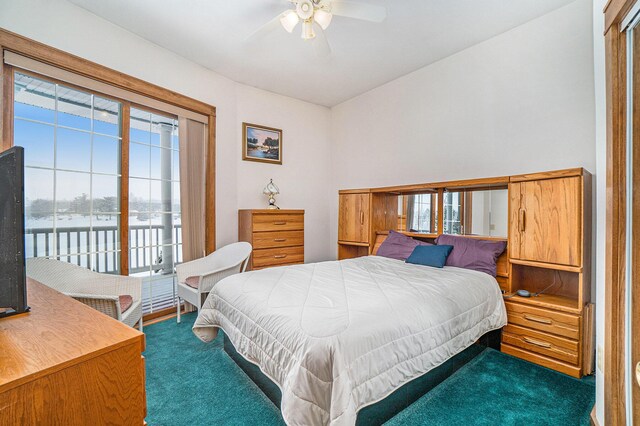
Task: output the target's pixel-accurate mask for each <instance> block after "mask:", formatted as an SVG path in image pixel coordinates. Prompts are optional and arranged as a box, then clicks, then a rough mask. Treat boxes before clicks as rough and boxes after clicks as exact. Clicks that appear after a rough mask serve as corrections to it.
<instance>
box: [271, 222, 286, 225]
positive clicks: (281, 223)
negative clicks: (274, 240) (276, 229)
mask: <svg viewBox="0 0 640 426" xmlns="http://www.w3.org/2000/svg"><path fill="white" fill-rule="evenodd" d="M273 224H274V225H286V224H287V222H273Z"/></svg>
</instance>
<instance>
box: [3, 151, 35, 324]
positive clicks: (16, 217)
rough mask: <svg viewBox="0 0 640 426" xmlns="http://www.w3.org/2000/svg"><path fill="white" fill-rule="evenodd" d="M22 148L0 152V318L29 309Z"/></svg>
mask: <svg viewBox="0 0 640 426" xmlns="http://www.w3.org/2000/svg"><path fill="white" fill-rule="evenodd" d="M24 256H25V253H24V149H23V148H22V147H19V146H16V147H13V148H11V149H8V150H6V151H3V152H1V153H0V318H2V317H6V316H9V315H15V314H20V313H23V312H26V311H28V310H29V307H28V306H27V286H26V271H25V261H24Z"/></svg>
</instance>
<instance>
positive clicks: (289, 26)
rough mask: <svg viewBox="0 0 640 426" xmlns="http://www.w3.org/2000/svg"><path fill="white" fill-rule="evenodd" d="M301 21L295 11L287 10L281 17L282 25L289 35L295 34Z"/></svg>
mask: <svg viewBox="0 0 640 426" xmlns="http://www.w3.org/2000/svg"><path fill="white" fill-rule="evenodd" d="M299 20H300V18H299V17H298V14H297V13H296V12H294V11H293V10H287V11H286V12H284V13H283V14H282V17H280V23H281V24H282V26H283V27H284V29H285V30H286V31H287V32H288V33H291V32H293V29H294V28H295V27H296V25H298V21H299Z"/></svg>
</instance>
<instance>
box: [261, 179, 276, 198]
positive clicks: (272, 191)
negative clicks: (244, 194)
mask: <svg viewBox="0 0 640 426" xmlns="http://www.w3.org/2000/svg"><path fill="white" fill-rule="evenodd" d="M262 193H263V194H264V195H277V194H280V189H279V188H278V187H277V186H276V184H275V183H273V179H269V183H268V184H267V186H265V187H264V191H262Z"/></svg>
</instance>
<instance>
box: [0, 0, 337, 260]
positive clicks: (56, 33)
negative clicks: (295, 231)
mask: <svg viewBox="0 0 640 426" xmlns="http://www.w3.org/2000/svg"><path fill="white" fill-rule="evenodd" d="M27 10H28V11H29V12H28V13H26V12H25V11H27ZM0 27H2V28H5V29H7V30H9V31H13V32H16V33H19V34H22V35H24V36H26V37H29V38H32V39H35V40H37V41H40V42H43V43H46V44H48V45H50V46H53V47H57V48H59V49H62V50H64V51H67V52H70V53H73V54H75V55H77V56H80V57H83V58H86V59H89V60H91V61H94V62H97V63H99V64H102V65H105V66H107V67H110V68H113V69H115V70H118V71H121V72H124V73H126V74H130V75H132V76H135V77H138V78H141V79H143V80H146V81H148V82H151V83H154V84H157V85H159V86H162V87H165V88H167V89H171V90H174V91H176V92H179V93H182V94H184V95H187V96H190V97H192V98H195V99H199V100H201V101H203V102H207V103H209V104H212V105H215V106H216V107H217V126H216V129H217V145H216V190H217V194H216V213H217V226H216V229H217V232H216V235H217V238H216V239H217V244H218V246H220V245H224V244H227V243H230V242H233V241H237V209H238V208H239V207H242V208H260V207H264V206H266V202H265V198H264V196H261V195H260V194H261V193H262V189H263V188H264V185H266V183H267V182H268V180H267V178H268V177H273V178H274V181H275V182H276V183H277V184H279V185H280V189H281V190H282V195H281V196H280V197H279V198H278V201H279V203H280V204H281V206H282V207H289V208H305V209H307V220H306V228H307V232H306V235H305V237H306V238H305V249H306V260H307V261H317V260H324V259H327V258H328V257H329V255H330V249H329V247H330V245H329V241H327V238H326V235H327V232H328V231H327V226H328V225H327V216H328V210H327V205H328V201H329V198H328V197H329V192H328V191H326V190H323V187H322V186H320V185H321V181H322V179H321V178H324V177H326V173H327V170H328V169H329V165H328V161H329V159H328V154H327V153H328V139H329V130H328V127H329V126H328V120H329V117H330V111H329V110H328V109H327V108H325V107H320V106H316V105H312V104H308V103H305V102H302V101H298V100H294V99H291V98H287V97H283V96H279V95H275V94H272V93H269V92H265V91H261V90H257V89H252V88H249V87H247V86H243V85H241V84H237V83H235V82H233V81H231V80H229V79H227V78H224V77H222V76H220V75H218V74H216V73H214V72H212V71H210V70H207V69H206V68H204V67H201V66H199V65H197V64H195V63H193V62H190V61H188V60H186V59H184V58H182V57H180V56H178V55H176V54H174V53H172V52H170V51H168V50H165V49H162V48H160V47H158V46H156V45H154V44H152V43H150V42H148V41H146V40H144V39H142V38H140V37H138V36H136V35H134V34H133V33H130V32H128V31H126V30H124V29H122V28H121V27H118V26H115V25H113V24H111V23H109V22H107V21H105V20H103V19H101V18H99V17H97V16H95V15H93V14H91V13H89V12H87V11H85V10H84V9H81V8H79V7H77V6H75V5H72V4H70V3H68V2H66V1H64V0H21V1H19V2H18V1H13V0H0ZM242 121H249V122H253V123H258V124H264V125H266V126H270V127H278V128H281V129H283V131H284V135H283V139H284V151H283V154H284V162H283V165H282V166H277V165H264V164H258V163H249V162H243V161H242V160H241V141H240V139H241V137H242V127H241V123H242ZM280 179H282V180H280Z"/></svg>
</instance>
